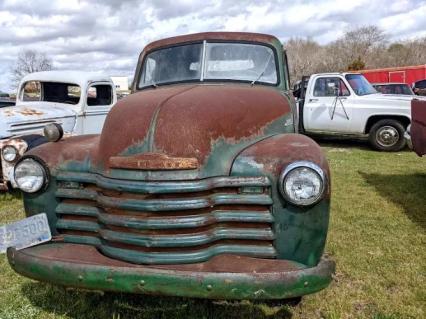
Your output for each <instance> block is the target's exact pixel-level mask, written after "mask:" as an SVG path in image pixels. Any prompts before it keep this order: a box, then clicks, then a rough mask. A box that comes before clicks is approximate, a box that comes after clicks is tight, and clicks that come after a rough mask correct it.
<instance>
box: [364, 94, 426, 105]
mask: <svg viewBox="0 0 426 319" xmlns="http://www.w3.org/2000/svg"><path fill="white" fill-rule="evenodd" d="M364 97H367V98H371V99H373V100H379V101H383V100H388V101H389V100H392V101H406V102H407V103H408V102H409V103H411V101H412V100H413V99H418V100H426V97H424V96H418V95H402V94H370V95H366V96H364Z"/></svg>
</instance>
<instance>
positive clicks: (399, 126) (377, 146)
mask: <svg viewBox="0 0 426 319" xmlns="http://www.w3.org/2000/svg"><path fill="white" fill-rule="evenodd" d="M382 126H392V127H393V128H395V129H396V130H397V131H398V134H399V140H398V142H397V143H396V144H395V145H392V146H388V147H385V146H382V145H380V144H379V143H378V142H377V140H376V132H377V131H378V130H379V129H380V128H381V127H382ZM404 133H405V127H404V125H402V124H401V122H399V121H397V120H392V119H385V120H380V121H378V122H377V123H375V124H374V125H373V126H372V127H371V129H370V133H369V136H368V141H369V142H370V144H371V146H372V147H373V148H374V149H376V150H378V151H385V152H397V151H400V150H402V149H403V148H404V147H405V144H406V141H405V138H404Z"/></svg>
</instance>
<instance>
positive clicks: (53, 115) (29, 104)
mask: <svg viewBox="0 0 426 319" xmlns="http://www.w3.org/2000/svg"><path fill="white" fill-rule="evenodd" d="M116 101H117V95H116V91H115V86H114V84H113V82H112V80H111V79H110V77H108V76H105V75H99V74H97V73H88V72H77V71H45V72H36V73H31V74H29V75H27V76H25V77H24V78H23V79H22V81H21V83H20V84H19V87H18V92H17V97H16V105H15V106H10V107H3V108H1V109H0V149H1V156H0V158H1V169H0V190H7V189H8V188H10V187H11V186H12V187H14V186H15V183H14V180H13V176H12V175H13V168H14V164H15V163H16V161H17V160H18V159H19V158H20V157H21V156H22V155H23V153H24V152H26V151H27V150H29V149H31V148H33V147H35V146H38V145H40V144H42V143H45V142H46V139H45V138H44V137H43V135H42V132H43V128H44V127H45V126H46V125H47V124H51V123H57V124H59V125H61V126H62V128H63V130H64V132H65V134H66V135H81V134H95V133H100V132H101V130H102V127H103V124H104V121H105V117H106V115H107V113H108V112H109V111H110V109H111V107H112V106H113V105H114V104H115V103H116Z"/></svg>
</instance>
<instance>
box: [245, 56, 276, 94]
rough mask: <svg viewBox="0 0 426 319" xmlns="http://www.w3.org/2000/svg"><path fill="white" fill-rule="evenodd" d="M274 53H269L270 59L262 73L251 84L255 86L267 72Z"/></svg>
mask: <svg viewBox="0 0 426 319" xmlns="http://www.w3.org/2000/svg"><path fill="white" fill-rule="evenodd" d="M272 55H273V53H270V54H269V58H268V61H266V64H265V66H264V68H263V71H262V73H260V74H259V76H258V77H257V78H256V79H255V80H253V82H251V84H250V85H251V86H253V85H254V84H255V83H256V82H257V81H259V79H260V78H261V77H262V76H263V75H264V74H265V72H266V69H267V68H268V65H269V62H270V61H271V58H272Z"/></svg>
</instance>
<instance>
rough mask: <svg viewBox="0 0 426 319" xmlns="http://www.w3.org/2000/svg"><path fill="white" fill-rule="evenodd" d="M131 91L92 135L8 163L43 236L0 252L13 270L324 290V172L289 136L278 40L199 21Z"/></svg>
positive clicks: (268, 290)
mask: <svg viewBox="0 0 426 319" xmlns="http://www.w3.org/2000/svg"><path fill="white" fill-rule="evenodd" d="M132 92H133V94H131V95H130V96H129V97H127V98H125V99H122V100H120V101H119V102H118V103H117V105H116V106H115V107H114V108H113V109H112V111H111V112H110V113H109V114H108V117H107V119H106V121H105V126H104V128H103V130H102V133H101V134H100V135H90V136H88V135H86V136H75V137H70V138H67V139H65V140H60V141H58V142H56V143H47V144H44V145H41V146H39V147H36V148H34V149H32V150H31V151H29V152H28V153H27V154H25V156H24V157H23V158H22V159H21V160H20V161H19V162H18V163H17V165H16V168H15V179H16V181H17V183H18V185H19V187H20V189H21V190H22V191H23V197H24V201H25V210H26V214H27V216H29V217H30V216H32V215H38V214H42V215H39V216H47V220H48V222H49V224H50V229H51V231H52V235H53V241H51V242H48V243H45V244H44V245H41V246H35V247H31V248H27V249H24V250H17V249H15V248H10V249H9V251H8V259H9V263H10V265H11V267H12V268H13V269H14V270H15V271H17V272H18V273H20V274H22V275H25V276H27V277H30V278H34V279H37V280H41V281H47V282H51V283H54V284H57V285H63V286H71V287H77V288H83V289H94V290H107V291H121V292H131V293H144V294H155V295H159V294H163V295H176V296H181V297H198V298H212V299H284V298H292V297H298V296H302V295H305V294H309V293H313V292H316V291H319V290H321V289H323V288H325V287H327V285H328V284H329V283H330V282H331V280H332V274H333V272H334V262H333V261H332V260H330V259H329V258H327V257H325V256H323V252H324V247H325V242H326V235H327V230H328V221H329V211H330V191H331V190H330V173H329V167H328V163H327V159H326V157H325V155H324V153H323V151H322V150H321V147H320V146H319V145H318V144H316V143H315V142H314V141H313V140H312V139H310V138H309V137H307V136H304V135H300V134H295V131H296V128H295V122H294V117H295V116H296V114H295V106H296V105H295V101H294V98H293V97H291V92H290V90H289V73H288V68H287V58H286V55H285V53H284V54H283V47H282V43H281V41H280V40H279V39H277V38H275V37H273V36H270V35H264V34H255V33H238V32H235V33H234V32H212V33H200V34H191V35H186V36H179V37H174V38H168V39H164V40H159V41H156V42H153V43H151V44H148V45H147V46H146V47H145V49H144V50H143V52H142V53H141V55H140V58H139V61H138V65H137V68H136V72H135V77H134V82H133V86H132ZM52 132H53V131H52ZM57 135H60V134H57ZM44 214H45V215H44ZM26 220H27V222H28V223H32V224H33V222H31V219H30V220H28V219H26ZM32 224H31V225H32ZM47 238H49V237H48V236H47ZM52 265H54V266H52Z"/></svg>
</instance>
